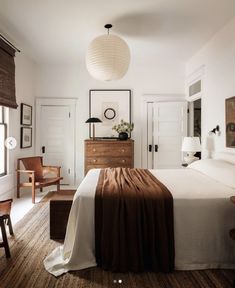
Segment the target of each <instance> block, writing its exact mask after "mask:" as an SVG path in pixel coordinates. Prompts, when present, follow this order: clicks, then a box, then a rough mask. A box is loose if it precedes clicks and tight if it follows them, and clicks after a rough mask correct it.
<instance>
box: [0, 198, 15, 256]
mask: <svg viewBox="0 0 235 288" xmlns="http://www.w3.org/2000/svg"><path fill="white" fill-rule="evenodd" d="M11 203H12V199H8V200H4V201H0V228H1V232H2V242H0V247H3V248H4V249H5V254H6V257H7V258H10V257H11V253H10V248H9V244H8V239H7V233H6V228H5V225H8V228H9V233H10V235H14V233H13V229H12V224H11V217H10V212H11Z"/></svg>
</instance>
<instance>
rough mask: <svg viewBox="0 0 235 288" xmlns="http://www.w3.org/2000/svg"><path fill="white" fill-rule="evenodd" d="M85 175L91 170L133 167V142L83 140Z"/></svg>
mask: <svg viewBox="0 0 235 288" xmlns="http://www.w3.org/2000/svg"><path fill="white" fill-rule="evenodd" d="M84 167H85V174H86V173H87V172H88V171H89V170H90V169H92V168H107V167H130V168H133V167H134V141H133V140H131V139H129V140H126V141H120V140H85V165H84Z"/></svg>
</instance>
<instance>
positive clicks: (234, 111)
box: [225, 97, 235, 148]
mask: <svg viewBox="0 0 235 288" xmlns="http://www.w3.org/2000/svg"><path fill="white" fill-rule="evenodd" d="M225 114H226V147H230V148H235V97H231V98H228V99H226V100H225Z"/></svg>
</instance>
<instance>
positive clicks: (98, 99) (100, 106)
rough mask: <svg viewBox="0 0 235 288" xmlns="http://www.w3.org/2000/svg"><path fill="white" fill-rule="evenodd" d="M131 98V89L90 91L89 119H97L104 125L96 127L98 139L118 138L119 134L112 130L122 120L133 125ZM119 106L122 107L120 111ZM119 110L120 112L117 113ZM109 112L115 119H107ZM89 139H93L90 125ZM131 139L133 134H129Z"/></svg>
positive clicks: (99, 124) (100, 124)
mask: <svg viewBox="0 0 235 288" xmlns="http://www.w3.org/2000/svg"><path fill="white" fill-rule="evenodd" d="M131 98H132V94H131V90H130V89H91V90H89V118H92V117H96V118H99V119H100V120H101V121H102V123H97V125H96V138H98V139H99V138H100V139H117V138H118V134H117V133H116V132H115V131H113V130H112V127H113V126H114V125H115V124H118V123H120V121H121V119H123V120H125V121H127V122H129V123H131V104H132V103H131V100H132V99H131ZM102 101H103V102H102ZM106 104H107V105H110V107H109V106H107V105H106ZM112 105H113V106H115V107H113V106H112ZM106 106H107V107H106ZM119 106H121V109H119ZM118 109H119V111H116V110H118ZM107 110H110V111H113V115H114V117H107V115H106V118H105V112H107ZM103 112H104V113H103ZM89 137H90V138H91V125H89ZM129 137H130V138H131V133H129Z"/></svg>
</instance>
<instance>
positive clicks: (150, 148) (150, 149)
mask: <svg viewBox="0 0 235 288" xmlns="http://www.w3.org/2000/svg"><path fill="white" fill-rule="evenodd" d="M149 152H152V145H151V144H150V145H149Z"/></svg>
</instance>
